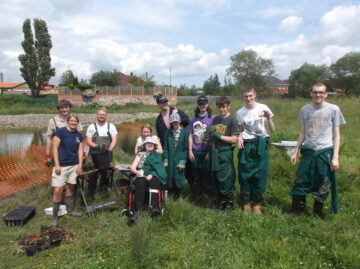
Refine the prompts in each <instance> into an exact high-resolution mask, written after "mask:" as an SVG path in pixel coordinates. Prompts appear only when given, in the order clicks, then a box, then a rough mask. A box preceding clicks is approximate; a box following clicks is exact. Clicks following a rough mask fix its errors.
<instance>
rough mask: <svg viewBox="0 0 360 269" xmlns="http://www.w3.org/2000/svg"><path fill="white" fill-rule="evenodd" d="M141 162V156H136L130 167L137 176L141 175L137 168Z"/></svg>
mask: <svg viewBox="0 0 360 269" xmlns="http://www.w3.org/2000/svg"><path fill="white" fill-rule="evenodd" d="M139 163H140V157H139V156H136V157H135V159H134V161H133V162H132V164H131V167H130V171H131V172H132V173H133V174H135V175H136V176H137V177H140V176H141V173H140V171H138V170H137V167H138V165H139Z"/></svg>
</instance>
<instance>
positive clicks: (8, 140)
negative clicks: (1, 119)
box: [0, 130, 46, 152]
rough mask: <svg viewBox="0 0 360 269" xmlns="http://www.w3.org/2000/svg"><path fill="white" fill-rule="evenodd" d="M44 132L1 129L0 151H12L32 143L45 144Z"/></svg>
mask: <svg viewBox="0 0 360 269" xmlns="http://www.w3.org/2000/svg"><path fill="white" fill-rule="evenodd" d="M45 141H46V132H45V131H43V130H11V131H8V130H1V131H0V152H4V151H5V152H12V151H15V150H17V149H21V148H26V147H29V146H30V145H31V144H34V145H45Z"/></svg>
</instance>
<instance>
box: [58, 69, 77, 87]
mask: <svg viewBox="0 0 360 269" xmlns="http://www.w3.org/2000/svg"><path fill="white" fill-rule="evenodd" d="M76 79H77V78H76ZM70 84H72V85H76V84H79V82H77V83H75V75H74V73H73V71H71V70H66V71H65V72H64V73H62V74H61V76H60V80H59V86H69V85H70Z"/></svg>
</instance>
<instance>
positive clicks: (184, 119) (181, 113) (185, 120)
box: [178, 110, 190, 127]
mask: <svg viewBox="0 0 360 269" xmlns="http://www.w3.org/2000/svg"><path fill="white" fill-rule="evenodd" d="M178 113H179V116H180V119H181V125H182V126H183V127H187V126H188V125H189V123H190V120H189V116H188V115H187V114H186V113H185V112H184V111H182V110H178Z"/></svg>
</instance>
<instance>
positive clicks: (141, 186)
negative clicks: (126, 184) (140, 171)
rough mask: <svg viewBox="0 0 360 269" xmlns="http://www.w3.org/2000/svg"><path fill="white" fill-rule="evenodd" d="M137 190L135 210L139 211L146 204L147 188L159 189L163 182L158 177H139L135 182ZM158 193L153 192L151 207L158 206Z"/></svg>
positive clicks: (135, 192) (135, 193)
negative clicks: (149, 178) (147, 178)
mask: <svg viewBox="0 0 360 269" xmlns="http://www.w3.org/2000/svg"><path fill="white" fill-rule="evenodd" d="M133 185H134V188H135V191H134V209H135V211H139V210H140V209H141V207H142V205H143V204H144V200H145V194H146V190H147V189H148V188H150V189H155V190H159V191H160V188H161V182H160V180H159V179H158V178H157V177H153V178H152V179H151V180H146V178H145V177H138V178H136V179H135V180H134V182H133ZM158 202H159V199H158V194H157V193H151V201H150V206H151V208H157V207H158Z"/></svg>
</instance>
